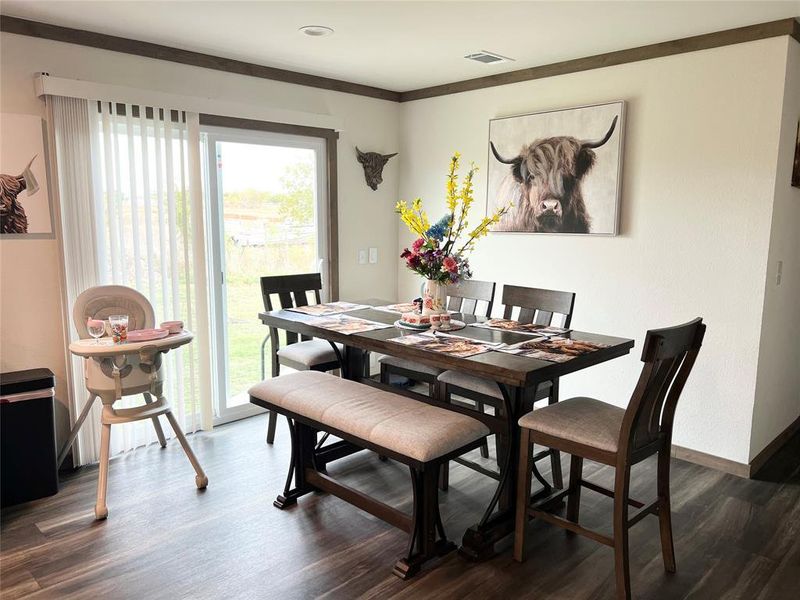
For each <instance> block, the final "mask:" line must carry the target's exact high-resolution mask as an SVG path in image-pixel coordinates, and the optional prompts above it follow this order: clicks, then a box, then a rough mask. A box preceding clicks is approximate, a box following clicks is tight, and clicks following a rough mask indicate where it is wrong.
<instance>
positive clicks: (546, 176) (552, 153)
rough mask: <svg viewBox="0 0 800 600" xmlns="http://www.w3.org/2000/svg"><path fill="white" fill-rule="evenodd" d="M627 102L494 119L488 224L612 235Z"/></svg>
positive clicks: (506, 229) (516, 229)
mask: <svg viewBox="0 0 800 600" xmlns="http://www.w3.org/2000/svg"><path fill="white" fill-rule="evenodd" d="M624 119H625V103H624V102H622V101H620V102H611V103H607V104H596V105H592V106H582V107H578V108H570V109H564V110H553V111H547V112H540V113H534V114H528V115H520V116H514V117H505V118H498V119H492V120H491V121H490V122H489V148H488V155H489V168H488V170H487V171H488V185H487V213H491V212H492V211H493V210H494V209H495V208H496V207H500V206H504V205H507V204H508V203H509V202H511V203H513V205H514V206H513V208H512V209H511V210H510V211H508V213H507V214H506V215H505V216H504V217H503V218H502V220H501V221H500V223H498V224H497V225H496V226H495V227H494V229H493V231H496V232H516V233H551V234H552V233H555V234H599V235H616V234H617V226H618V212H619V198H620V191H621V190H620V186H621V170H622V169H621V167H622V134H623V130H624Z"/></svg>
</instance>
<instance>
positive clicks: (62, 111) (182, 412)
mask: <svg viewBox="0 0 800 600" xmlns="http://www.w3.org/2000/svg"><path fill="white" fill-rule="evenodd" d="M51 102H52V107H53V111H52V118H53V126H54V130H55V139H56V150H57V160H58V173H59V192H60V198H61V206H62V228H63V245H64V261H65V274H66V279H67V297H68V301H69V308H70V309H71V306H72V303H73V302H74V300H75V298H76V297H77V295H78V294H79V293H80V292H82V291H83V290H84V289H86V288H87V287H90V286H92V285H102V284H110V283H114V284H121V285H127V286H130V287H132V288H135V289H137V290H139V291H140V292H142V293H143V294H144V295H145V296H147V297H148V298H149V300H150V302H151V303H152V304H153V308H154V309H155V313H156V323H160V322H161V321H166V320H173V319H180V320H183V321H184V323H185V326H186V328H187V329H189V330H191V331H193V332H195V335H196V338H195V342H194V343H193V344H190V345H188V346H185V347H184V348H182V349H180V350H178V351H174V352H170V353H168V354H167V355H166V356H165V361H164V364H165V369H166V370H165V388H164V394H165V396H166V397H167V398H168V399H169V400H170V401H171V403H172V405H173V410H174V412H175V414H176V416H177V418H178V421H179V422H180V423H181V424H182V425H183V427H184V428H185V430H188V431H196V430H197V429H201V428H202V429H210V428H211V423H212V411H211V396H210V390H211V384H210V381H208V379H209V378H210V375H209V373H210V368H209V365H210V351H209V347H208V343H209V326H208V299H207V296H208V289H207V284H206V277H205V265H206V261H205V244H204V238H205V226H204V218H203V204H202V193H201V190H200V189H199V187H200V175H199V172H200V164H199V162H200V161H199V150H198V149H199V125H198V116H197V114H192V113H186V112H183V111H179V110H174V109H169V108H166V107H145V106H136V105H131V104H123V103H113V102H97V101H91V100H88V101H87V100H80V99H75V98H62V97H51ZM72 334H73V336H74V335H75V332H74V331H73V332H72ZM78 372H79V371H78V370H77V369H74V373H75V374H76V375H77V373H78ZM74 380H75V390H73V392H74V393H73V397H74V398H75V406H73V414H75V413H77V412H78V410H80V406H82V404H83V402H85V398H86V392H85V390H84V389H83V381H82V376H76V377H74ZM138 403H141V398H136V397H133V398H130V399H125V398H123V399H122V400H121V401H119V402H118V403H117V404H116V406H117V407H125V406H128V405H132V404H138ZM99 409H100V406H99V404H98V406H97V407H96V408H95V410H96V411H98V413H99ZM98 423H99V417H98V415H93V416H92V418H90V419H88V420H87V425H86V426H85V428H84V432H83V433H82V435H81V437H80V438H79V448H80V449H79V453H78V461H79V463H80V464H84V463H86V462H91V461H93V460H96V459H97V445H98V440H99V426H98ZM167 429H168V428H167ZM165 432H166V431H165ZM169 433H171V432H169ZM154 441H156V437H155V432H154V430H153V427H152V424H151V423H150V422H149V421H148V420H145V421H140V422H137V423H130V424H126V425H124V426H121V427H115V428H114V431H113V433H112V439H111V444H112V452H113V453H117V452H121V451H126V450H131V449H133V448H136V447H139V446H142V445H145V444H149V443H152V442H154Z"/></svg>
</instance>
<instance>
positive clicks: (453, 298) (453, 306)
mask: <svg viewBox="0 0 800 600" xmlns="http://www.w3.org/2000/svg"><path fill="white" fill-rule="evenodd" d="M496 287H497V284H496V283H494V282H493V281H478V280H475V279H467V280H465V281H461V282H459V283H456V284H453V285H449V286H447V309H448V310H454V311H457V312H460V313H462V314H468V315H474V314H475V313H476V311H477V310H478V302H486V314H485V315H483V316H488V315H490V314H492V308H493V306H494V292H495V288H496Z"/></svg>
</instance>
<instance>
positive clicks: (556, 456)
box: [547, 379, 564, 490]
mask: <svg viewBox="0 0 800 600" xmlns="http://www.w3.org/2000/svg"><path fill="white" fill-rule="evenodd" d="M556 403H558V379H556V380H554V381H553V383H552V386H551V387H550V395H549V396H548V397H547V404H548V405H550V404H556ZM550 473H551V474H552V476H553V487H554V488H556V489H559V490H560V489H563V488H564V475H563V474H562V473H561V452H559V451H558V450H550Z"/></svg>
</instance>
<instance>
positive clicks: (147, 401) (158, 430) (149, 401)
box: [142, 392, 167, 448]
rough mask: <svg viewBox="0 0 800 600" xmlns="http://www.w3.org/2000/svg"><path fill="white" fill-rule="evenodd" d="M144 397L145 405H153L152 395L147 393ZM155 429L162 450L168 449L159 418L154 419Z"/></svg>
mask: <svg viewBox="0 0 800 600" xmlns="http://www.w3.org/2000/svg"><path fill="white" fill-rule="evenodd" d="M142 395H143V396H144V402H145V404H152V403H153V397H152V396H151V395H150V394H148V393H147V392H145V393H144V394H142ZM153 427H154V428H155V430H156V437H158V443H159V444H161V447H162V448H166V447H167V438H165V437H164V430H163V429H161V423H160V422H159V420H158V417H153Z"/></svg>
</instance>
